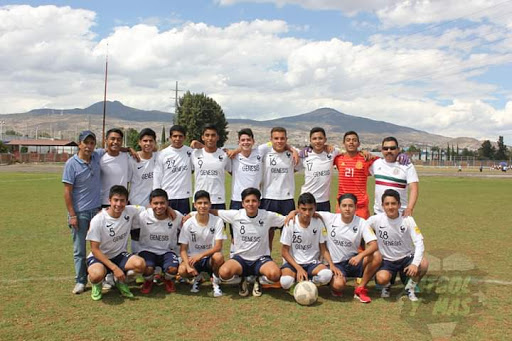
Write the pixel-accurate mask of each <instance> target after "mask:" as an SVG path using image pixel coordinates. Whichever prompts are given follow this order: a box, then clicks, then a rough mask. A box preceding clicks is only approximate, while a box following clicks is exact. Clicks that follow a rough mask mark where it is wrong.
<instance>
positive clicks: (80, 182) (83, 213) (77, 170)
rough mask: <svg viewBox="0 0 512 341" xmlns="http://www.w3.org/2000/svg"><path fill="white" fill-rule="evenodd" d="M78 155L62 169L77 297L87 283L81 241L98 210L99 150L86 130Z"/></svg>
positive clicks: (93, 136)
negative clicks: (71, 240)
mask: <svg viewBox="0 0 512 341" xmlns="http://www.w3.org/2000/svg"><path fill="white" fill-rule="evenodd" d="M78 141H79V142H78V143H79V144H78V153H77V154H76V155H74V156H73V157H71V158H70V159H69V160H68V161H67V162H66V165H65V166H64V171H63V173H62V182H63V183H64V201H65V203H66V209H67V211H68V225H69V227H70V229H71V235H72V237H73V258H74V262H75V274H76V279H75V280H76V284H75V287H74V289H73V293H74V294H81V293H82V292H84V290H85V285H86V283H87V267H86V264H85V259H86V242H85V237H86V235H87V230H88V229H89V223H90V222H91V219H92V218H93V217H94V216H95V215H96V213H98V211H99V208H100V206H101V200H100V192H101V179H100V159H101V157H102V156H103V154H105V150H103V149H95V147H96V135H94V133H93V132H91V131H89V130H85V131H82V132H81V133H80V135H79V137H78Z"/></svg>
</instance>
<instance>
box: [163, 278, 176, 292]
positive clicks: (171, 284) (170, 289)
mask: <svg viewBox="0 0 512 341" xmlns="http://www.w3.org/2000/svg"><path fill="white" fill-rule="evenodd" d="M164 284H165V291H167V292H168V293H171V292H176V286H175V285H174V281H172V280H170V279H164Z"/></svg>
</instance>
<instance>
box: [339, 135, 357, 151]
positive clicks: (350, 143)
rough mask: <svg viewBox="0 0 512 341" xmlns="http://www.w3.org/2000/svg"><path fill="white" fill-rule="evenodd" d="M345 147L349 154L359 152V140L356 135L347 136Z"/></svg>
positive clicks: (344, 142)
mask: <svg viewBox="0 0 512 341" xmlns="http://www.w3.org/2000/svg"><path fill="white" fill-rule="evenodd" d="M343 145H344V146H345V150H346V151H347V152H357V148H359V138H358V137H357V136H356V135H347V136H345V140H344V141H343Z"/></svg>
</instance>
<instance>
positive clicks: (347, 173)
mask: <svg viewBox="0 0 512 341" xmlns="http://www.w3.org/2000/svg"><path fill="white" fill-rule="evenodd" d="M345 177H346V178H353V177H354V168H345Z"/></svg>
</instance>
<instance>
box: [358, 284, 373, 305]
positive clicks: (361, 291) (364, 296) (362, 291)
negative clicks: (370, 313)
mask: <svg viewBox="0 0 512 341" xmlns="http://www.w3.org/2000/svg"><path fill="white" fill-rule="evenodd" d="M354 298H357V299H359V301H361V302H362V303H370V302H371V301H372V299H371V298H370V296H368V289H366V288H365V287H357V288H356V289H355V290H354Z"/></svg>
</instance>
